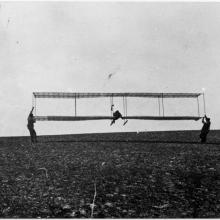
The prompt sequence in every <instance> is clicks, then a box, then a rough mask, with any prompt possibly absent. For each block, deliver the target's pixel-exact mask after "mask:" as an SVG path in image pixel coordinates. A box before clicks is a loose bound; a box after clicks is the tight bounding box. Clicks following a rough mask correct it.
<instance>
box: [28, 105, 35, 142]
mask: <svg viewBox="0 0 220 220" xmlns="http://www.w3.org/2000/svg"><path fill="white" fill-rule="evenodd" d="M33 110H34V107H33V108H32V110H31V111H30V113H29V115H28V119H27V120H28V124H27V128H28V130H29V132H30V136H31V143H37V134H36V131H35V130H34V123H35V122H36V120H35V118H34V115H33Z"/></svg>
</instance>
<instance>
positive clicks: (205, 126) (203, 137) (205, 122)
mask: <svg viewBox="0 0 220 220" xmlns="http://www.w3.org/2000/svg"><path fill="white" fill-rule="evenodd" d="M202 123H203V126H202V130H201V133H200V138H201V143H206V137H207V134H208V133H209V131H210V125H211V122H210V118H208V117H207V116H206V115H205V116H204V117H203V118H202Z"/></svg>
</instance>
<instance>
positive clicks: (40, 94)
mask: <svg viewBox="0 0 220 220" xmlns="http://www.w3.org/2000/svg"><path fill="white" fill-rule="evenodd" d="M162 94H163V98H196V97H198V96H200V95H201V94H202V93H67V92H34V93H33V95H34V97H35V98H75V97H77V98H98V97H112V96H114V97H123V96H124V97H149V98H158V97H162Z"/></svg>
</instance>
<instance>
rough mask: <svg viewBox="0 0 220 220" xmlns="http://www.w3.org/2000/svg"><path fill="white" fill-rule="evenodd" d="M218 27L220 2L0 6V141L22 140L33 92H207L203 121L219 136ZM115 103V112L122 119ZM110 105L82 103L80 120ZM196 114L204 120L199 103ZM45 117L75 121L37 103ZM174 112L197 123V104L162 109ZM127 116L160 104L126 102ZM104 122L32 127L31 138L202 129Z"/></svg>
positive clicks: (57, 106)
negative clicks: (206, 118) (209, 122)
mask: <svg viewBox="0 0 220 220" xmlns="http://www.w3.org/2000/svg"><path fill="white" fill-rule="evenodd" d="M219 27H220V3H207V2H206V3H205V2H203V3H190V2H184V3H175V2H172V3H168V2H163V3H150V2H141V3H140V2H103V3H101V2H89V3H87V2H31V3H30V2H22V3H20V2H5V3H0V76H1V80H0V114H1V117H0V136H14V135H16V136H17V135H22V136H23V135H28V134H29V133H28V130H27V128H26V124H27V115H28V113H29V111H30V109H31V105H32V92H34V91H37V92H40V91H54V92H57V91H60V92H68V91H69V92H202V88H205V89H206V110H207V114H208V115H210V117H211V119H212V128H213V129H219V128H220V116H219V106H220V99H219V94H220V86H219V82H220V62H219V57H220V28H219ZM109 74H112V77H110V78H108V76H109ZM119 101H120V100H118V101H117V100H116V102H117V104H116V107H117V108H118V109H120V110H121V111H122V113H123V110H122V108H121V103H122V100H121V102H119ZM200 101H202V100H200ZM80 103H81V104H80ZM109 103H110V101H109V100H108V99H107V100H103V99H101V100H100V99H99V100H96V101H95V100H93V101H88V102H85V101H82V102H81V100H80V101H79V106H78V109H77V113H78V115H80V114H84V115H86V114H87V112H88V115H94V114H96V113H100V114H102V115H106V114H107V115H108V114H109V112H110V106H109ZM187 103H188V104H187ZM154 104H155V105H154ZM117 105H118V106H117ZM166 105H167V108H166ZM171 107H172V108H171ZM200 107H201V112H202V109H203V107H202V102H201V106H200ZM49 110H51V111H53V114H57V115H65V114H68V115H71V114H72V115H74V101H73V100H66V101H64V102H62V101H61V100H59V101H55V102H50V101H49V100H47V101H46V100H44V101H42V102H38V103H37V113H38V114H41V115H44V114H45V115H47V114H49V112H48V111H49ZM105 111H106V112H107V113H106V114H105ZM181 111H186V112H187V113H189V114H191V115H196V114H197V109H196V103H195V105H194V104H192V102H191V101H189V102H186V103H180V102H177V103H176V104H175V102H174V103H172V105H168V104H166V101H165V112H166V114H170V115H178V114H182V112H181ZM129 112H130V113H132V114H134V115H135V114H142V115H144V114H145V113H146V112H147V113H146V114H148V115H151V114H152V115H155V114H157V113H158V106H157V105H156V103H154V101H153V100H150V101H149V102H148V101H146V100H145V101H143V100H139V99H138V100H133V99H131V100H128V114H129ZM155 112H156V113H155ZM109 124H110V122H109V121H102V122H100V121H98V122H96V121H89V122H37V123H36V126H35V127H36V131H37V133H38V134H62V133H84V132H113V131H115V132H117V131H137V130H140V131H141V130H142V131H147V130H175V129H178V130H180V129H183V130H185V129H200V128H201V121H199V122H194V121H189V122H185V121H184V122H183V121H178V122H173V121H170V122H165V121H160V122H155V121H129V122H128V124H127V125H126V126H123V125H122V124H123V122H122V121H117V123H116V124H115V125H114V126H111V127H110V126H109Z"/></svg>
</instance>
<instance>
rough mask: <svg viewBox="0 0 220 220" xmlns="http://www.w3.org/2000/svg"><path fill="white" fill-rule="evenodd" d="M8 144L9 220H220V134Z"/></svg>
mask: <svg viewBox="0 0 220 220" xmlns="http://www.w3.org/2000/svg"><path fill="white" fill-rule="evenodd" d="M198 136H199V132H198V131H176V132H174V131H172V132H145V133H113V134H82V135H65V136H41V137H39V143H37V144H35V145H31V144H30V140H29V137H10V138H0V217H1V218H35V217H41V218H46V217H49V218H54V217H55V218H68V217H70V218H91V217H94V218H219V217H220V190H219V189H220V131H211V132H210V134H209V136H208V143H207V144H200V143H199V139H198Z"/></svg>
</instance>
